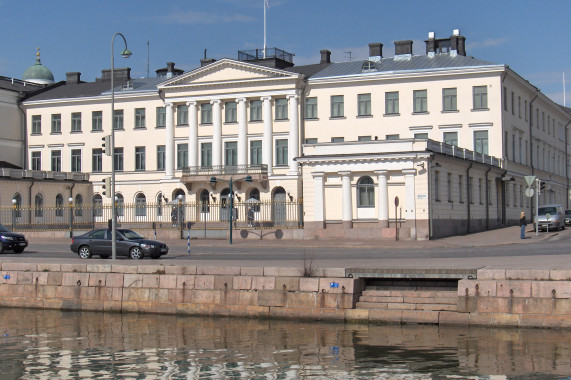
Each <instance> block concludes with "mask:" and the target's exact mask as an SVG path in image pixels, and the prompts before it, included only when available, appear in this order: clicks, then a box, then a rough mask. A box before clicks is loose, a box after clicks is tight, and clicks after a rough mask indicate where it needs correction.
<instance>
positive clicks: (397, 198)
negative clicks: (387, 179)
mask: <svg viewBox="0 0 571 380" xmlns="http://www.w3.org/2000/svg"><path fill="white" fill-rule="evenodd" d="M395 206H396V207H398V206H399V197H395Z"/></svg>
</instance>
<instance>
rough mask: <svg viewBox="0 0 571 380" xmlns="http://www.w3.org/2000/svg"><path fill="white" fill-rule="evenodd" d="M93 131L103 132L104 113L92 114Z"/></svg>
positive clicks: (94, 112)
mask: <svg viewBox="0 0 571 380" xmlns="http://www.w3.org/2000/svg"><path fill="white" fill-rule="evenodd" d="M91 130H92V131H102V130H103V111H93V112H91Z"/></svg>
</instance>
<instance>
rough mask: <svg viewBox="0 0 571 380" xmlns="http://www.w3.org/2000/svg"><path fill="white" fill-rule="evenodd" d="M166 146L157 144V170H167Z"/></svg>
mask: <svg viewBox="0 0 571 380" xmlns="http://www.w3.org/2000/svg"><path fill="white" fill-rule="evenodd" d="M165 152H166V150H165V146H164V145H157V170H165V154H166V153H165Z"/></svg>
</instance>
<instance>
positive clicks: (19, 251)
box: [14, 247, 24, 253]
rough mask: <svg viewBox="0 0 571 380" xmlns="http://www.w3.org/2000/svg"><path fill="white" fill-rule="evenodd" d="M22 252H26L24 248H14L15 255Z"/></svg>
mask: <svg viewBox="0 0 571 380" xmlns="http://www.w3.org/2000/svg"><path fill="white" fill-rule="evenodd" d="M22 252H24V248H22V247H16V248H14V253H22Z"/></svg>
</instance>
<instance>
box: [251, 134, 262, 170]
mask: <svg viewBox="0 0 571 380" xmlns="http://www.w3.org/2000/svg"><path fill="white" fill-rule="evenodd" d="M250 164H251V165H261V164H262V140H253V141H250Z"/></svg>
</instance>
